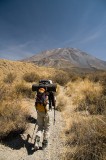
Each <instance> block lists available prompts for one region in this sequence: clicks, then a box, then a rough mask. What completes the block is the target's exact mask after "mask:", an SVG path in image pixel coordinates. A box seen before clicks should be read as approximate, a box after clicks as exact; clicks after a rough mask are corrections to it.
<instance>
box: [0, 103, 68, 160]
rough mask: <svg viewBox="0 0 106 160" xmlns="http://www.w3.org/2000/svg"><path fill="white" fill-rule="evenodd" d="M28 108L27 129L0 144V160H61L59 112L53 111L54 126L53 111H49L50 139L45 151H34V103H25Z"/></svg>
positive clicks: (62, 143)
mask: <svg viewBox="0 0 106 160" xmlns="http://www.w3.org/2000/svg"><path fill="white" fill-rule="evenodd" d="M27 105H28V106H29V107H30V115H31V117H30V119H29V124H28V129H27V130H26V132H25V133H24V134H20V135H18V136H16V137H15V138H12V139H11V140H9V141H6V142H5V143H4V142H2V144H0V160H61V159H60V154H61V153H63V152H64V140H63V137H62V132H63V129H64V127H65V124H64V121H63V118H62V116H61V112H58V111H55V117H56V122H55V125H54V110H52V111H50V117H51V118H50V138H49V144H48V147H47V148H46V149H45V150H38V151H34V148H33V144H34V138H35V135H36V129H37V126H36V129H35V130H34V128H35V124H36V110H35V108H34V101H32V100H30V101H28V102H27Z"/></svg>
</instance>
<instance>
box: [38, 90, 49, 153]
mask: <svg viewBox="0 0 106 160" xmlns="http://www.w3.org/2000/svg"><path fill="white" fill-rule="evenodd" d="M35 107H36V111H37V124H38V129H37V133H36V137H35V150H37V149H39V147H40V144H41V137H42V134H43V142H42V148H45V147H46V146H47V145H48V138H49V126H50V118H49V102H48V94H47V92H46V90H45V89H44V88H40V89H39V90H38V92H37V95H36V98H35Z"/></svg>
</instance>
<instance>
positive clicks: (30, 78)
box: [23, 72, 40, 82]
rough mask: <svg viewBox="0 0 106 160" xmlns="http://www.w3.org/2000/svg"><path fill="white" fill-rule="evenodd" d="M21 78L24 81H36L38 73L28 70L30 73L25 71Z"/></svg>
mask: <svg viewBox="0 0 106 160" xmlns="http://www.w3.org/2000/svg"><path fill="white" fill-rule="evenodd" d="M23 79H24V80H25V81H26V82H36V81H38V80H39V79H40V77H39V75H38V74H36V73H35V72H30V73H25V74H24V75H23Z"/></svg>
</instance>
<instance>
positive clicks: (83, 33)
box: [0, 0, 106, 61]
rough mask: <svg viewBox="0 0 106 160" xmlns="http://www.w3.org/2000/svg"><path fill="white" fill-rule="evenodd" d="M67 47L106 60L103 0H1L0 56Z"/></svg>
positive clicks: (15, 57)
mask: <svg viewBox="0 0 106 160" xmlns="http://www.w3.org/2000/svg"><path fill="white" fill-rule="evenodd" d="M66 47H69V48H78V49H80V50H82V51H85V52H87V53H88V54H90V55H93V56H95V57H97V58H99V59H102V60H105V61H106V0H89V1H88V0H0V58H5V59H10V60H19V59H23V58H26V57H30V56H33V55H34V54H36V53H39V52H41V51H43V50H50V49H54V48H66Z"/></svg>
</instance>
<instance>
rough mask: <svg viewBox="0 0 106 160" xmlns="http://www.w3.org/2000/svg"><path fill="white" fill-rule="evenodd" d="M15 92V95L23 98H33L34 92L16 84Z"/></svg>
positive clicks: (25, 86)
mask: <svg viewBox="0 0 106 160" xmlns="http://www.w3.org/2000/svg"><path fill="white" fill-rule="evenodd" d="M15 91H16V94H17V95H21V96H22V97H24V98H26V97H28V98H34V92H32V88H30V87H29V86H27V85H25V84H24V83H20V84H17V85H16V86H15Z"/></svg>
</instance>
